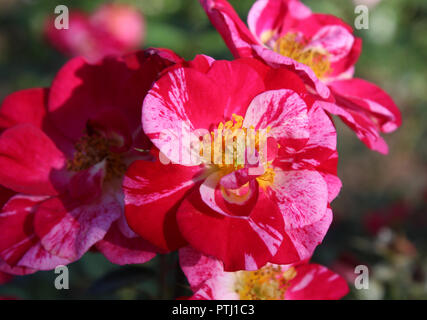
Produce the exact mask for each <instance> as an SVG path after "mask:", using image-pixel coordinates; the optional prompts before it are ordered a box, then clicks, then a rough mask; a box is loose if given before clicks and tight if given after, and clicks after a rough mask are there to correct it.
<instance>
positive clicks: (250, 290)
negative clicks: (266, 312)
mask: <svg viewBox="0 0 427 320" xmlns="http://www.w3.org/2000/svg"><path fill="white" fill-rule="evenodd" d="M296 275H297V272H296V270H295V268H293V267H291V268H289V269H287V270H285V271H283V270H282V267H281V266H275V265H267V266H265V267H263V268H261V269H259V270H257V271H239V272H237V280H236V283H235V292H236V293H237V294H238V295H239V297H240V299H241V300H283V299H285V294H286V290H287V289H288V288H289V285H290V281H291V280H292V279H294V278H295V277H296Z"/></svg>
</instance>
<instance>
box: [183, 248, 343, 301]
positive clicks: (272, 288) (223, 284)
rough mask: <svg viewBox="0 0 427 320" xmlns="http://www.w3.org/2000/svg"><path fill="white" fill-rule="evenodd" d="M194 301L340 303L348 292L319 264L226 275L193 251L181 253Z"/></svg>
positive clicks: (269, 267) (214, 262) (217, 264)
mask: <svg viewBox="0 0 427 320" xmlns="http://www.w3.org/2000/svg"><path fill="white" fill-rule="evenodd" d="M179 258H180V265H181V268H182V270H183V271H184V273H185V275H186V276H187V279H188V281H189V283H190V286H191V289H192V290H193V292H194V295H193V296H192V297H191V298H190V299H192V300H338V299H341V298H342V297H344V296H345V295H346V294H347V293H348V292H349V288H348V285H347V283H346V281H345V280H344V279H343V278H342V277H341V276H339V275H338V274H336V273H334V272H332V271H330V270H328V269H327V268H326V267H324V266H321V265H318V264H309V263H307V262H301V263H298V264H294V265H274V264H268V265H266V266H264V267H263V268H261V269H259V270H256V271H237V272H225V271H224V268H223V266H222V264H221V262H220V261H219V260H218V259H215V258H213V257H210V256H206V255H204V254H202V253H200V252H198V251H197V250H195V249H193V248H191V247H185V248H183V249H181V250H180V252H179Z"/></svg>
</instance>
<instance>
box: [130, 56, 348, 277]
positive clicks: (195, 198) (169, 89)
mask: <svg viewBox="0 0 427 320" xmlns="http://www.w3.org/2000/svg"><path fill="white" fill-rule="evenodd" d="M242 80H244V83H242ZM314 102H315V101H314V100H313V98H312V96H311V95H310V94H309V93H308V92H307V91H306V88H305V85H304V83H303V82H302V80H300V79H299V78H298V76H296V75H295V74H294V73H292V72H290V71H287V70H284V69H281V70H280V69H273V68H270V67H268V66H266V65H265V64H263V63H261V62H259V61H258V60H256V59H238V60H235V61H231V62H230V61H213V60H212V59H211V58H207V57H203V56H199V57H198V58H197V59H196V60H195V61H194V62H193V63H192V65H191V66H190V67H179V68H174V70H172V71H170V72H168V73H167V74H166V75H164V76H163V77H162V78H160V79H159V80H158V81H157V82H156V83H155V84H154V86H153V88H152V89H151V90H150V92H149V94H148V95H147V97H146V99H145V100H144V105H143V111H142V124H143V129H144V132H145V133H146V134H147V136H148V137H149V138H150V140H151V141H152V143H153V144H154V145H155V147H157V148H158V149H159V150H160V151H161V152H162V154H161V155H160V156H163V157H166V158H167V160H170V161H171V163H169V164H164V163H162V162H161V161H160V160H156V161H154V162H147V161H136V162H134V163H133V164H132V165H131V166H130V168H129V170H128V171H127V173H126V178H125V180H124V184H123V189H124V192H125V206H126V218H127V220H128V223H129V225H130V226H131V228H132V229H133V230H134V231H135V232H136V233H138V234H139V235H141V236H142V237H143V238H144V239H147V240H149V241H150V242H152V243H153V244H155V245H156V246H158V247H160V248H163V249H165V250H169V251H171V250H175V249H177V248H180V247H182V246H184V245H185V244H186V243H187V242H188V243H190V244H191V245H192V246H193V247H194V248H197V249H198V250H200V251H202V252H203V253H206V254H209V255H212V256H215V257H217V258H218V259H220V260H221V261H222V262H223V263H224V266H225V269H226V270H228V271H234V270H241V269H247V270H255V269H258V268H260V267H262V266H263V265H265V264H266V263H267V262H273V263H276V262H277V263H281V264H284V263H292V262H295V261H299V260H301V259H306V258H308V257H310V256H311V254H312V253H313V250H314V248H315V247H316V246H317V245H318V244H320V243H321V241H322V239H323V237H324V235H325V233H326V231H327V230H328V228H329V225H330V223H331V220H332V210H331V209H330V208H329V203H330V202H331V201H332V200H333V199H334V198H335V197H336V195H337V194H338V192H339V190H340V188H341V182H340V180H339V179H338V177H337V176H336V168H337V160H338V155H337V152H336V132H335V128H334V126H333V124H332V122H331V120H330V119H329V117H328V116H327V115H326V114H325V112H323V110H322V109H320V108H318V107H316V106H315V104H314ZM183 127H187V128H189V129H190V130H191V132H192V133H194V132H195V131H199V132H204V133H203V134H202V135H203V137H204V139H205V138H206V139H208V141H211V139H210V138H211V136H212V137H214V139H215V137H219V141H221V142H220V144H219V145H218V146H217V147H218V149H216V151H215V148H216V147H214V148H212V149H211V148H210V147H211V142H207V143H206V144H204V146H205V147H206V149H205V147H203V150H201V151H203V152H202V154H200V155H201V156H202V157H201V159H200V160H201V161H200V163H191V162H188V161H186V160H185V159H190V158H191V157H192V154H191V150H190V148H186V146H185V143H186V141H184V140H185V137H184V135H182V131H181V130H182V128H183ZM251 129H253V130H257V131H259V139H262V138H263V137H264V138H265V141H266V149H267V152H266V161H259V163H257V164H253V165H251V163H249V161H246V160H245V159H243V161H242V162H238V161H237V157H238V155H237V153H233V159H232V161H230V162H228V163H226V162H225V161H224V158H223V157H224V154H225V150H237V149H239V150H240V151H241V153H240V154H241V155H242V154H245V155H247V153H246V151H248V149H245V148H246V146H245V145H240V146H239V145H235V144H234V143H230V144H227V142H225V141H223V140H222V139H223V138H224V135H223V131H224V130H232V132H240V133H244V135H246V134H247V132H248V131H249V130H251ZM239 130H240V131H239ZM262 130H265V131H264V133H262ZM217 141H218V140H217ZM193 142H194V143H200V142H201V141H200V140H199V138H197V140H193ZM258 147H259V145H258ZM234 148H236V149H234ZM209 150H211V151H212V150H213V151H212V152H210V153H208V152H207V151H209ZM257 151H258V152H260V150H257ZM205 152H206V153H205ZM242 157H245V156H242ZM212 159H213V161H212ZM257 165H258V166H259V165H261V166H262V168H263V170H262V171H261V172H259V173H256V174H255V173H250V170H251V169H253V167H256V166H257Z"/></svg>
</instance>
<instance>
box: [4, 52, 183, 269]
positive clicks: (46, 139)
mask: <svg viewBox="0 0 427 320" xmlns="http://www.w3.org/2000/svg"><path fill="white" fill-rule="evenodd" d="M178 60H180V59H179V58H178V57H177V56H176V55H174V54H173V53H171V52H170V51H166V50H154V49H153V50H147V51H144V52H137V53H134V54H129V55H126V56H124V57H120V58H119V57H117V58H106V59H104V60H102V61H100V62H98V63H96V64H88V63H87V62H85V60H84V59H82V58H74V59H72V60H71V61H69V62H68V63H67V64H66V65H65V66H64V67H63V68H62V69H61V70H60V71H59V73H58V74H57V76H56V77H55V79H54V81H53V83H52V86H51V87H50V88H48V89H47V88H46V89H28V90H23V91H19V92H15V93H13V94H11V95H10V96H8V97H7V98H6V99H5V100H4V102H3V104H2V106H1V109H0V126H1V127H2V128H3V129H4V131H3V132H2V134H1V136H0V184H1V185H3V186H5V187H7V188H8V189H10V190H13V191H14V192H16V193H18V194H17V195H15V196H13V197H12V198H11V199H10V200H9V201H8V202H7V203H6V205H5V206H4V207H3V209H2V211H1V213H0V270H2V271H5V272H8V273H15V274H25V273H29V272H34V270H33V269H37V270H48V269H52V268H55V267H56V266H57V265H59V264H68V263H70V262H73V261H75V260H77V259H79V258H80V257H81V256H82V255H83V254H84V253H85V252H87V251H88V250H89V249H91V248H92V247H95V248H96V249H97V250H99V251H100V252H102V253H103V254H104V255H105V256H106V257H107V258H108V259H109V260H110V261H112V262H113V263H117V264H128V263H143V262H145V261H147V260H150V259H151V258H152V257H154V256H155V252H156V251H157V249H156V248H155V247H153V246H152V245H150V244H149V243H147V242H146V241H144V240H143V239H141V238H139V237H138V236H137V235H136V234H135V233H134V232H132V230H131V229H130V228H129V227H128V225H127V223H126V220H125V218H124V214H123V213H124V212H123V209H124V208H123V194H122V191H121V184H122V178H123V175H124V173H125V172H126V169H127V166H128V165H129V164H130V163H131V162H133V161H134V160H137V159H144V158H147V157H149V155H147V154H144V153H141V152H140V151H137V150H135V148H141V149H147V148H150V145H151V144H150V142H149V140H148V139H147V138H146V137H145V135H144V133H143V132H142V128H141V124H140V120H139V119H140V117H141V105H142V101H143V100H144V96H145V94H146V93H147V92H148V90H149V89H150V87H151V85H152V82H153V81H154V80H155V79H156V78H157V77H158V75H159V73H160V72H162V70H163V69H164V68H166V67H168V66H170V65H172V64H173V63H174V62H175V61H178ZM28 268H31V269H28Z"/></svg>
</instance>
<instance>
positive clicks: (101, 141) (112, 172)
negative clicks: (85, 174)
mask: <svg viewBox="0 0 427 320" xmlns="http://www.w3.org/2000/svg"><path fill="white" fill-rule="evenodd" d="M112 146H114V142H113V141H111V139H107V138H106V137H104V136H103V135H101V134H99V133H96V132H95V133H92V134H85V135H84V136H82V137H81V138H80V139H79V140H78V141H77V143H76V144H75V152H74V157H73V159H70V160H68V161H67V169H68V170H69V171H73V172H78V171H82V170H86V169H89V168H90V167H92V166H93V165H95V164H97V163H99V162H101V161H103V160H105V161H106V167H107V171H106V176H105V180H106V181H108V180H111V179H114V178H119V177H121V176H123V174H124V173H125V172H126V165H125V164H124V162H123V158H122V155H121V154H120V153H115V152H112V151H111V147H112Z"/></svg>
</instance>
